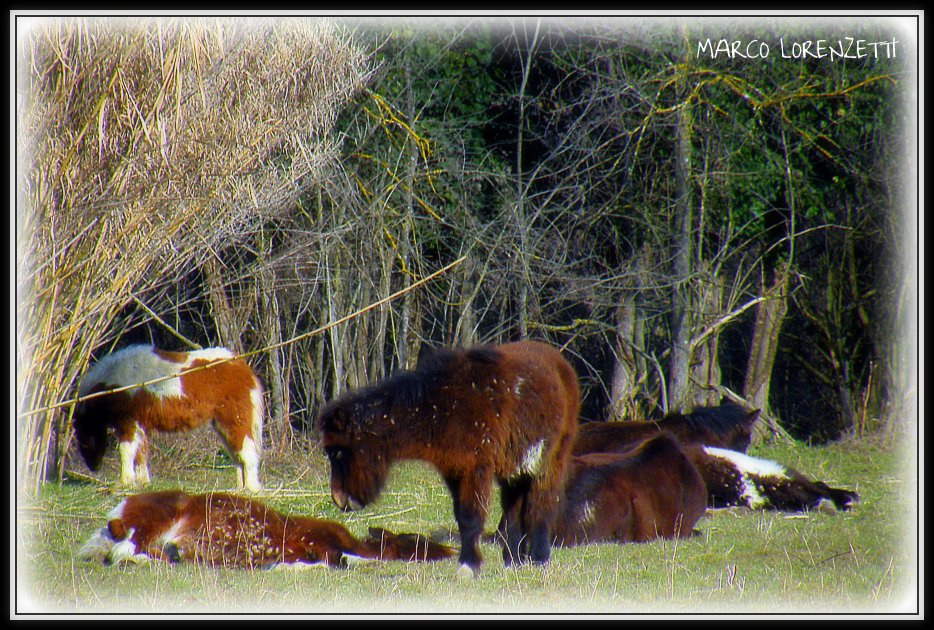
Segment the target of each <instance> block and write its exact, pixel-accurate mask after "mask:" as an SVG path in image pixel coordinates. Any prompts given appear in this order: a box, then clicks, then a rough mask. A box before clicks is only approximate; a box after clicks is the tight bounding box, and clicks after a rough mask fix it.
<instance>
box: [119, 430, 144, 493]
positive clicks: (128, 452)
mask: <svg viewBox="0 0 934 630" xmlns="http://www.w3.org/2000/svg"><path fill="white" fill-rule="evenodd" d="M143 435H144V433H143V429H142V428H141V427H140V426H139V425H138V424H137V425H136V430H135V431H134V432H133V439H132V440H131V441H129V442H120V481H122V482H123V483H124V484H127V485H133V484H135V483H136V464H135V462H136V455H137V453H139V447H140V446H142V444H143ZM148 478H149V471H148V470H147V471H146V481H148Z"/></svg>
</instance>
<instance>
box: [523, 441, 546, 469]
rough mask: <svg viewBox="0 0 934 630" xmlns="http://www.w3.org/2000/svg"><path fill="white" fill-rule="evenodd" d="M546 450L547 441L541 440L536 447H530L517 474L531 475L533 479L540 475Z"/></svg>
mask: <svg viewBox="0 0 934 630" xmlns="http://www.w3.org/2000/svg"><path fill="white" fill-rule="evenodd" d="M544 450H545V440H539V441H538V442H536V443H535V445H534V446H532V447H530V448H529V450H527V451H526V452H525V455H524V456H523V457H522V463H521V464H519V469H518V470H516V474H517V475H522V474H525V475H531V476H533V477H534V476H536V475H538V472H539V469H540V468H541V466H542V452H543V451H544Z"/></svg>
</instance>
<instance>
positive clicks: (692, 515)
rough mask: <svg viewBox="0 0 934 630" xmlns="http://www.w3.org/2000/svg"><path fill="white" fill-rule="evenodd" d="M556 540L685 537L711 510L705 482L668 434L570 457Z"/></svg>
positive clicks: (566, 544) (563, 542)
mask: <svg viewBox="0 0 934 630" xmlns="http://www.w3.org/2000/svg"><path fill="white" fill-rule="evenodd" d="M561 503H562V506H563V507H562V510H561V511H560V515H559V517H558V519H557V520H556V521H555V527H554V533H553V536H554V538H555V541H556V544H558V545H561V546H564V547H571V546H574V545H579V544H585V543H597V542H617V543H629V542H645V541H648V540H653V539H655V538H687V537H689V536H692V535H693V534H694V525H695V524H696V523H697V521H698V520H699V519H700V517H701V516H703V515H704V512H705V511H706V509H707V487H706V486H705V485H704V480H703V479H702V478H701V476H700V474H699V473H698V471H697V468H696V467H695V466H694V464H692V463H691V461H690V460H689V459H688V458H687V457H686V456H685V454H684V453H683V452H682V450H681V447H680V445H679V444H678V441H677V440H675V439H674V437H672V436H671V434H668V433H662V434H660V435H658V436H656V437H653V438H650V439H648V440H646V441H644V442H642V443H641V444H639V445H638V446H637V447H636V448H634V449H632V450H630V451H629V452H627V453H591V454H589V455H581V456H575V457H573V458H571V465H570V467H569V473H568V481H567V484H566V486H565V491H564V500H563V501H562V502H561Z"/></svg>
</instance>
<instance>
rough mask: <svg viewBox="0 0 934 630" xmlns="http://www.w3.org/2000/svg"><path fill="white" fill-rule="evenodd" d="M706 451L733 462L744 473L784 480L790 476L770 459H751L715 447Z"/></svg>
mask: <svg viewBox="0 0 934 630" xmlns="http://www.w3.org/2000/svg"><path fill="white" fill-rule="evenodd" d="M704 451H706V452H707V453H709V454H710V455H713V456H714V457H720V458H721V459H725V460H727V461H730V462H732V463H733V464H734V465H735V466H736V467H737V468H738V469H739V470H740V472H742V473H749V474H754V475H762V476H772V477H781V478H782V479H784V478H786V477H787V476H788V471H787V470H786V469H785V467H784V466H782V465H781V464H779V463H778V462H773V461H771V460H768V459H760V458H758V457H750V456H749V455H746V454H745V453H738V452H736V451H731V450H729V449H725V448H715V447H713V446H705V447H704Z"/></svg>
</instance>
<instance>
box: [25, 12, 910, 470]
mask: <svg viewBox="0 0 934 630" xmlns="http://www.w3.org/2000/svg"><path fill="white" fill-rule="evenodd" d="M22 26H23V28H22V29H19V27H18V36H19V37H18V44H19V45H18V50H17V57H16V71H17V150H18V155H19V164H18V168H17V175H18V179H17V184H18V188H17V224H16V250H17V251H16V257H17V263H18V267H17V273H16V295H17V304H16V343H15V349H14V352H15V361H16V368H17V369H16V394H17V403H16V413H17V423H16V429H15V431H16V432H17V435H16V436H15V437H16V444H17V455H18V460H17V466H18V471H17V472H18V475H19V476H20V478H21V479H22V480H23V481H24V482H25V485H26V486H31V487H36V486H38V485H41V483H42V482H43V481H44V480H48V479H56V478H58V479H60V478H61V476H62V475H63V472H64V461H65V457H64V453H65V452H66V451H67V449H68V447H69V443H70V439H71V435H70V428H69V427H70V416H71V412H72V405H71V404H67V401H69V400H70V399H72V398H73V397H74V396H75V395H76V390H77V386H78V383H79V382H80V379H81V376H82V374H83V372H84V371H85V370H86V369H87V367H88V365H89V363H91V362H93V360H95V359H97V358H100V357H101V356H103V355H104V354H106V353H108V352H110V351H112V350H114V349H117V348H119V347H122V346H124V345H127V344H129V343H133V342H147V343H148V342H153V343H155V344H156V345H159V346H161V347H165V348H169V349H179V350H184V349H189V348H193V347H201V346H203V347H206V346H212V345H224V346H227V347H229V348H231V349H233V350H234V351H235V352H238V353H249V360H250V362H251V364H252V365H253V366H254V368H255V369H256V371H257V373H258V374H259V375H260V377H261V378H262V380H263V382H264V384H265V387H266V390H267V396H268V398H267V409H268V419H267V427H268V429H267V435H266V447H267V448H276V449H279V450H286V449H288V448H289V446H290V445H291V444H293V443H294V440H297V439H306V437H307V438H311V439H313V438H314V436H313V435H312V432H311V429H310V427H309V425H310V423H311V421H312V420H313V418H314V416H315V413H316V411H317V410H318V409H319V407H320V406H321V405H322V403H324V402H325V401H327V400H328V399H330V398H331V397H333V396H335V395H336V394H338V393H340V392H342V391H345V390H346V389H348V388H353V387H357V386H360V385H364V384H368V383H372V382H374V381H375V380H377V379H379V378H381V377H383V376H385V375H387V374H389V373H390V372H392V371H394V370H396V369H400V368H411V367H413V366H414V365H415V363H416V362H417V360H418V357H419V355H420V354H421V353H424V352H426V351H429V350H430V349H431V348H434V347H440V346H454V345H471V344H476V343H484V342H505V341H512V340H516V339H519V338H524V337H534V338H539V339H545V340H548V341H551V342H552V343H555V344H557V345H558V346H560V347H561V348H562V349H563V350H564V352H565V354H566V356H568V357H569V359H570V360H571V361H572V362H573V364H574V365H575V367H576V368H577V370H578V373H579V375H580V378H581V383H582V391H583V394H584V404H583V409H582V419H583V420H585V421H586V420H607V419H629V418H644V417H654V416H658V415H661V414H663V413H666V412H669V411H674V410H680V409H684V410H689V409H690V408H692V407H693V406H695V405H699V404H716V403H718V402H719V401H720V400H721V399H722V398H724V397H726V398H729V399H733V400H738V401H743V402H744V403H745V404H748V405H749V406H751V407H755V408H761V409H762V410H763V416H762V417H763V419H764V422H762V423H761V432H760V434H759V435H758V436H757V439H758V440H760V441H761V440H769V439H786V440H787V439H794V440H801V441H806V442H811V443H825V442H829V441H833V440H838V439H840V438H842V437H848V436H852V437H856V438H859V437H862V436H868V435H879V434H882V435H885V436H889V437H895V436H898V435H901V434H903V433H905V432H910V431H912V430H914V428H915V427H914V423H915V422H916V418H915V414H916V397H917V392H916V389H915V388H916V383H915V378H916V377H915V369H916V365H917V351H918V348H917V344H916V338H917V331H916V328H915V326H916V325H917V314H918V311H917V309H918V303H917V283H918V275H917V274H918V270H917V249H916V242H917V201H918V200H917V197H916V193H917V170H916V165H917V150H918V147H917V143H916V139H917V97H918V95H917V81H916V76H915V74H916V66H915V65H914V60H915V58H916V55H917V54H918V53H917V50H915V49H914V48H913V47H914V46H916V44H915V43H913V42H912V41H911V32H910V31H909V32H907V33H906V32H905V31H904V30H902V28H901V25H897V24H896V23H894V22H892V21H887V20H884V19H875V20H867V19H862V20H858V21H857V20H849V19H845V18H836V19H833V20H829V21H827V22H823V21H821V20H819V19H809V20H807V21H800V20H799V21H791V20H781V19H774V20H767V19H756V20H750V21H742V20H738V19H730V18H710V19H691V20H677V19H670V20H652V19H648V18H636V17H613V18H606V19H603V18H601V19H591V18H581V19H566V18H562V19H560V20H557V19H537V18H526V19H504V18H502V19H501V18H497V19H483V18H476V19H464V18H458V19H456V20H455V19H451V20H442V19H439V18H431V19H416V18H412V19H401V18H400V19H392V20H389V19H380V20H375V19H374V20H369V21H368V20H362V19H358V20H352V21H351V20H344V21H340V20H320V19H311V18H309V19H298V18H287V19H276V20H273V19H268V20H267V19H257V18H220V19H214V18H204V19H194V18H172V19H170V18H158V19H156V18H153V19H148V18H147V19H142V18H140V19H136V18H126V19H117V18H63V19H53V18H47V19H34V20H33V21H32V22H31V23H30V24H28V28H27V25H26V24H23V25H22ZM844 35H846V36H852V37H855V38H863V39H866V40H868V41H883V40H891V39H893V38H897V39H899V40H900V41H902V42H906V43H905V46H904V47H903V48H899V49H898V56H897V57H896V58H894V59H886V58H884V57H883V58H879V59H872V58H870V59H862V60H846V61H840V60H838V61H836V62H833V63H831V62H829V61H828V60H826V59H824V60H815V59H806V60H800V59H799V60H791V59H782V58H781V57H780V56H779V55H778V54H777V53H775V52H773V54H772V55H771V56H770V57H768V58H766V59H758V60H737V59H731V58H729V57H727V56H718V57H717V58H715V59H711V58H710V56H709V54H707V55H698V54H697V43H698V41H702V40H706V39H707V38H712V39H713V40H714V41H716V40H719V39H723V38H725V39H727V40H736V39H742V40H744V41H748V40H750V39H755V38H758V39H760V40H764V41H774V40H775V39H776V38H777V37H778V36H785V37H786V38H788V37H792V36H794V37H798V38H802V39H804V38H807V39H812V40H814V39H819V38H826V39H830V40H832V41H835V40H836V39H839V38H840V37H842V36H844ZM906 35H907V36H906ZM906 40H907V41H906ZM461 258H463V260H462V262H460V263H459V264H456V265H455V266H453V267H452V268H451V269H450V270H449V271H447V272H446V273H444V274H442V275H440V276H438V277H437V278H436V279H434V280H432V281H431V282H428V283H426V284H424V285H422V286H419V287H417V288H416V289H414V290H412V291H409V292H406V293H404V294H403V295H402V296H401V297H399V298H398V299H395V300H393V301H390V302H388V303H385V304H383V305H381V306H379V307H377V308H374V309H371V310H368V311H367V312H365V313H363V314H361V315H359V316H357V317H354V318H351V319H349V320H348V321H346V322H344V323H341V324H339V325H335V326H328V325H329V324H330V323H333V322H335V321H337V320H338V319H340V318H342V317H345V316H347V315H349V314H352V313H354V312H356V311H358V310H360V309H364V308H366V307H367V306H369V305H371V304H373V303H374V302H376V301H378V300H380V299H382V298H385V297H386V296H388V295H390V294H391V293H393V292H396V291H400V290H404V289H406V288H407V287H409V286H411V285H412V284H414V283H415V282H417V281H419V280H420V279H422V278H424V277H426V276H428V275H429V274H431V273H433V272H434V271H436V270H438V269H440V268H442V267H444V266H445V265H449V264H451V263H452V262H454V261H457V260H459V259H461ZM320 328H325V330H323V331H321V332H320V334H318V333H315V334H308V333H309V332H311V331H316V330H318V329H320ZM297 337H299V338H298V339H297V340H295V338H297ZM293 340H294V341H293ZM62 403H66V404H62Z"/></svg>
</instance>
